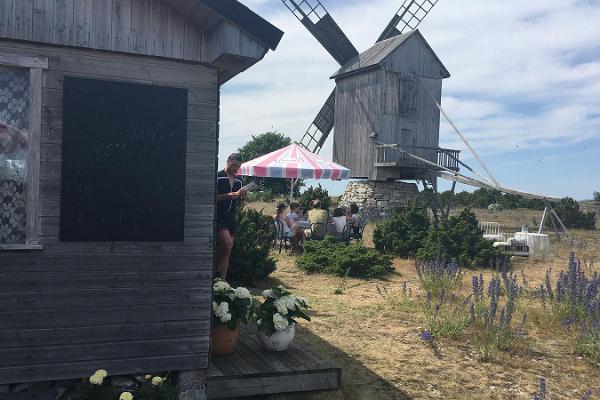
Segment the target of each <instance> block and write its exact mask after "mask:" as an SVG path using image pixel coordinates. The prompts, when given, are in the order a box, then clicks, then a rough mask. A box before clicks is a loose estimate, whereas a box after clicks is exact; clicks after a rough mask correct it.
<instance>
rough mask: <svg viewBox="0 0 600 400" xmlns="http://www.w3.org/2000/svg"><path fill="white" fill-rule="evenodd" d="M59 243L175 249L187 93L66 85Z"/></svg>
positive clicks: (181, 206) (77, 82)
mask: <svg viewBox="0 0 600 400" xmlns="http://www.w3.org/2000/svg"><path fill="white" fill-rule="evenodd" d="M63 104H64V110H63V125H64V126H63V165H62V189H61V195H62V197H61V231H60V236H61V240H65V241H181V240H183V220H184V212H185V160H186V152H185V148H186V143H185V141H186V125H187V91H186V90H185V89H177V88H168V87H160V86H151V85H140V84H132V83H122V82H110V81H100V80H90V79H80V78H71V77H65V82H64V101H63Z"/></svg>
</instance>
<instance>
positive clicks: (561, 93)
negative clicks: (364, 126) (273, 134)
mask: <svg viewBox="0 0 600 400" xmlns="http://www.w3.org/2000/svg"><path fill="white" fill-rule="evenodd" d="M243 2H244V3H245V4H246V5H248V6H249V7H250V8H252V9H254V10H256V11H258V12H259V13H261V15H263V16H264V17H265V18H267V19H268V20H269V21H270V22H271V23H273V24H274V25H276V26H277V27H279V28H280V29H282V30H283V31H284V32H285V35H284V38H283V40H282V41H281V43H280V45H279V47H278V49H277V50H276V51H275V52H274V53H270V54H268V55H267V57H266V58H265V60H263V61H262V62H261V63H259V64H257V65H256V66H254V67H253V68H251V69H250V70H249V71H247V72H245V73H243V74H241V75H240V76H238V77H236V78H235V79H233V80H232V81H231V82H230V83H227V84H226V87H225V88H224V90H223V95H222V97H221V101H222V113H221V156H223V155H225V154H227V153H229V152H230V151H232V150H234V149H235V148H236V147H238V146H239V145H242V144H243V143H245V142H246V141H247V140H248V138H249V137H250V135H251V134H253V133H258V132H263V131H267V130H271V129H277V130H279V131H281V132H283V133H286V134H288V135H289V136H291V137H292V138H293V139H296V140H299V139H300V137H301V136H302V134H303V132H304V130H305V129H306V128H307V127H308V125H309V123H310V121H312V118H313V117H314V115H315V114H316V112H317V110H318V109H319V108H320V106H321V105H322V102H323V101H324V100H325V98H326V97H327V95H328V94H329V92H330V91H331V90H332V88H333V87H334V84H333V82H331V81H330V80H329V79H328V77H329V76H330V75H331V73H332V72H334V71H335V70H336V69H337V68H338V66H337V64H336V62H335V61H334V60H333V59H332V58H331V57H330V56H329V54H328V53H327V52H326V51H325V50H324V49H322V48H321V46H320V45H319V44H318V43H317V41H316V40H315V39H314V38H313V37H312V36H311V35H310V33H308V32H307V31H306V29H305V28H304V27H303V26H302V25H301V24H300V22H298V21H297V20H296V19H295V18H294V17H293V15H292V14H291V13H290V12H289V11H288V10H287V9H286V8H285V6H284V5H283V4H281V2H280V1H277V0H269V1H266V0H243ZM323 2H324V4H325V6H326V7H327V8H328V9H329V11H330V12H331V14H332V16H333V17H334V18H335V19H336V21H337V22H338V24H339V25H340V27H341V28H342V30H344V32H345V33H346V34H347V35H348V37H349V38H350V39H351V41H352V42H353V43H354V44H355V45H356V47H357V48H358V49H359V51H362V50H365V49H366V48H368V46H370V45H371V44H372V43H373V42H374V41H375V39H376V38H377V36H378V35H379V33H380V31H381V29H382V28H383V27H384V26H385V25H386V24H387V22H388V21H389V19H390V18H391V16H392V15H393V13H394V12H395V11H396V10H397V8H398V7H399V5H400V4H401V1H399V0H370V1H326V0H323ZM597 21H600V2H598V1H575V0H531V1H528V2H523V1H521V0H486V1H481V2H474V1H467V0H440V1H439V3H438V5H436V7H435V8H434V9H433V11H432V12H431V14H430V15H429V16H428V17H427V18H426V20H425V22H424V23H423V24H422V25H421V27H420V28H421V31H422V33H423V35H424V36H425V38H426V39H427V40H428V42H429V43H430V45H431V46H432V48H433V49H434V50H435V51H436V53H437V54H438V56H439V57H440V59H441V60H442V61H443V62H444V64H445V65H446V67H447V68H448V69H449V70H450V72H451V73H452V77H451V78H449V79H447V80H445V81H444V89H443V90H444V92H443V93H444V97H443V106H444V107H445V109H446V110H447V111H448V113H449V115H450V117H451V118H452V119H453V121H454V122H455V123H456V124H457V125H458V126H459V128H461V130H462V131H464V133H465V134H466V136H467V137H468V138H469V139H470V140H471V141H472V143H473V145H474V146H475V147H476V148H477V149H478V150H479V151H480V153H482V154H484V155H485V154H502V153H504V154H506V155H507V156H511V157H514V156H515V154H514V150H515V148H516V146H517V145H518V146H519V148H520V149H524V148H537V149H539V148H542V149H543V148H548V149H551V148H555V147H558V146H562V145H564V144H565V143H573V142H576V141H581V140H600V115H599V111H598V98H600V24H598V23H597ZM441 137H442V140H441V141H442V145H444V146H455V147H456V148H459V149H462V150H464V149H465V147H464V145H462V144H461V143H460V142H459V141H458V139H457V137H456V136H455V135H454V134H453V133H452V132H451V130H450V127H449V126H448V125H447V124H446V123H445V122H444V121H443V122H442V129H441ZM330 142H331V141H329V143H328V144H327V145H326V147H325V149H324V154H325V155H330V154H331V144H330ZM484 158H485V157H484ZM582 179H583V180H585V179H584V178H582Z"/></svg>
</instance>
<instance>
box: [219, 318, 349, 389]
mask: <svg viewBox="0 0 600 400" xmlns="http://www.w3.org/2000/svg"><path fill="white" fill-rule="evenodd" d="M340 379H341V368H339V367H337V366H335V365H333V364H332V363H331V362H329V361H326V360H324V359H323V358H321V357H320V356H318V355H317V354H315V353H313V352H311V351H309V350H307V349H306V348H304V347H302V346H300V345H298V344H292V345H291V346H290V347H289V348H288V350H287V351H285V352H268V351H266V350H264V349H263V348H262V345H261V344H260V342H259V341H258V338H257V337H256V331H255V330H254V329H253V328H249V327H245V326H243V327H242V332H241V334H240V340H239V343H238V346H237V349H236V352H235V353H233V354H230V355H227V356H213V357H212V359H211V362H210V367H209V370H208V398H209V399H220V398H226V397H241V396H253V395H266V394H273V393H288V392H301V391H310V390H331V389H337V388H338V387H339V385H340Z"/></svg>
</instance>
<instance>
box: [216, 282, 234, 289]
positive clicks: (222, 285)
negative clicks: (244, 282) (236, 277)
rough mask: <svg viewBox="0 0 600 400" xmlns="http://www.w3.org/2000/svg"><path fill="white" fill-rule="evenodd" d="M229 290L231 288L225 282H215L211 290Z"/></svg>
mask: <svg viewBox="0 0 600 400" xmlns="http://www.w3.org/2000/svg"><path fill="white" fill-rule="evenodd" d="M228 289H231V286H230V285H229V283H227V282H225V281H218V282H215V284H214V285H213V290H228Z"/></svg>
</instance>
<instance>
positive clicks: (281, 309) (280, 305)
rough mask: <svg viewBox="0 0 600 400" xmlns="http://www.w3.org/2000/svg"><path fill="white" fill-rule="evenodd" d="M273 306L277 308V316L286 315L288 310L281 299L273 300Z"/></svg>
mask: <svg viewBox="0 0 600 400" xmlns="http://www.w3.org/2000/svg"><path fill="white" fill-rule="evenodd" d="M273 304H275V308H277V311H278V312H279V314H282V315H283V314H285V315H287V313H288V308H287V305H286V303H285V301H284V300H283V297H282V298H281V299H278V300H275V302H274V303H273Z"/></svg>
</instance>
